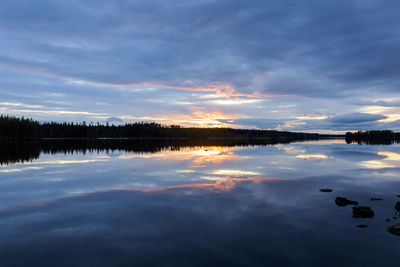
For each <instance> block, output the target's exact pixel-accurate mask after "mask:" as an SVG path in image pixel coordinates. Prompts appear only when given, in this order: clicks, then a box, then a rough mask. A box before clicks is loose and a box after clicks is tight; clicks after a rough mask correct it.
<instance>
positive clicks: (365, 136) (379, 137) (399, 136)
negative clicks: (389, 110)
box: [346, 130, 400, 144]
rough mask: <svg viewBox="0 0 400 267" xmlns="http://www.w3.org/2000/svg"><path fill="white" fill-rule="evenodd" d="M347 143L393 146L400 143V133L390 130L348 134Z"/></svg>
mask: <svg viewBox="0 0 400 267" xmlns="http://www.w3.org/2000/svg"><path fill="white" fill-rule="evenodd" d="M346 142H347V143H358V144H363V143H364V144H393V143H397V142H400V132H394V131H390V130H372V131H358V132H347V133H346Z"/></svg>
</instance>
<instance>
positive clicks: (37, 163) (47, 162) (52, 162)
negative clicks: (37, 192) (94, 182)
mask: <svg viewBox="0 0 400 267" xmlns="http://www.w3.org/2000/svg"><path fill="white" fill-rule="evenodd" d="M102 161H106V160H104V159H86V160H52V161H35V162H24V163H21V164H23V165H65V164H83V163H91V162H102Z"/></svg>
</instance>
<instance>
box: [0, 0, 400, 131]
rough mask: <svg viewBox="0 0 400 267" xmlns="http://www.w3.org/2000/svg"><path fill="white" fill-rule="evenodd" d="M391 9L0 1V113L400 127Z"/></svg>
mask: <svg viewBox="0 0 400 267" xmlns="http://www.w3.org/2000/svg"><path fill="white" fill-rule="evenodd" d="M399 10H400V2H399V1H392V0H386V1H374V0H358V1H355V0H346V1H323V0H309V1H297V0H292V1H289V0H280V1H269V0H262V1H259V0H252V1H248V0H246V1H245V0H146V1H144V0H142V1H138V0H119V1H105V0H85V1H78V0H35V1H29V0H13V1H11V0H0V113H1V114H6V115H13V116H24V117H28V118H33V119H36V120H39V121H58V122H63V121H69V122H82V121H86V122H94V123H97V122H100V123H105V122H109V123H114V124H121V123H130V122H136V121H155V122H158V123H162V124H167V125H169V124H179V125H183V126H195V127H234V128H255V129H276V130H288V131H307V132H321V133H325V132H326V133H335V132H343V131H347V130H367V129H393V130H400V89H399V79H398V77H399V76H400V17H399V12H398V11H399Z"/></svg>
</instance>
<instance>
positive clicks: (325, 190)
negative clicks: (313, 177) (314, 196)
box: [319, 188, 333, 193]
mask: <svg viewBox="0 0 400 267" xmlns="http://www.w3.org/2000/svg"><path fill="white" fill-rule="evenodd" d="M319 191H321V192H324V193H330V192H332V191H333V190H332V189H330V188H321V189H320V190H319Z"/></svg>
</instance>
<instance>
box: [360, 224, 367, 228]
mask: <svg viewBox="0 0 400 267" xmlns="http://www.w3.org/2000/svg"><path fill="white" fill-rule="evenodd" d="M357 227H358V228H367V227H369V225H367V224H358V225H357Z"/></svg>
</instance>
